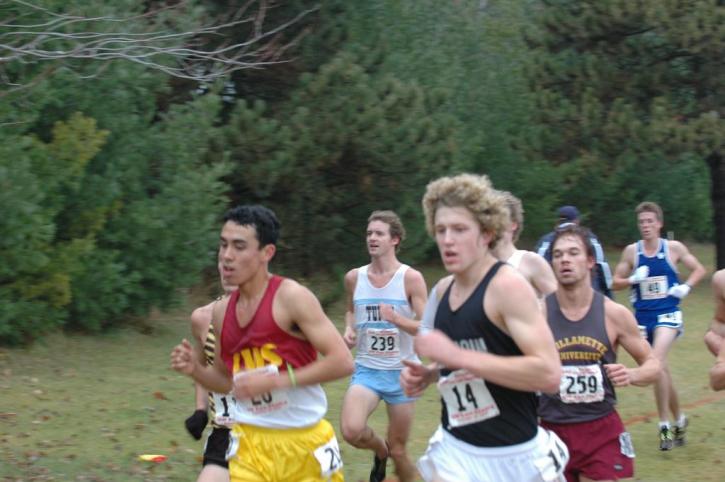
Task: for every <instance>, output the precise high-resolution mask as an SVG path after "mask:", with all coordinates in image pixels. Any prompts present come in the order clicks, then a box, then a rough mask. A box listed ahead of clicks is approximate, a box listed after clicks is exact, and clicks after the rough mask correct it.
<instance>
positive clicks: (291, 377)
mask: <svg viewBox="0 0 725 482" xmlns="http://www.w3.org/2000/svg"><path fill="white" fill-rule="evenodd" d="M287 376H289V381H290V383H291V384H292V388H295V387H296V386H297V377H296V376H295V369H294V368H292V365H290V364H289V363H288V364H287Z"/></svg>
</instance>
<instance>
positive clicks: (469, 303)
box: [435, 261, 537, 447]
mask: <svg viewBox="0 0 725 482" xmlns="http://www.w3.org/2000/svg"><path fill="white" fill-rule="evenodd" d="M503 265H504V263H502V262H500V261H499V262H497V263H496V264H494V265H493V266H492V267H491V268H490V269H489V270H488V273H486V275H485V276H484V278H483V280H482V281H481V283H480V284H479V285H478V287H477V288H476V290H475V291H474V292H473V293H472V294H471V296H469V298H468V299H467V300H466V301H465V302H464V303H463V304H462V305H461V306H460V307H459V308H458V309H457V310H455V311H453V310H451V307H450V304H449V303H448V298H449V295H450V292H451V288H452V287H453V284H454V282H452V283H451V284H450V286H449V287H448V289H447V290H446V292H445V293H444V294H443V297H442V298H441V300H440V304H439V305H438V310H437V312H436V315H435V328H436V329H439V330H441V331H442V332H443V333H445V334H446V335H447V336H448V337H449V338H450V339H451V340H453V341H454V342H455V343H456V344H458V345H459V346H462V347H464V348H467V349H471V350H478V351H487V352H489V353H493V354H496V355H500V356H520V355H522V352H521V350H520V349H519V347H518V346H517V345H516V343H515V342H514V340H513V339H512V338H511V337H510V336H508V335H507V334H506V333H504V332H503V331H501V330H500V329H499V328H498V327H497V326H496V325H494V324H493V323H492V322H491V320H489V318H488V316H486V313H485V312H484V311H483V299H484V297H485V295H486V288H487V287H488V284H489V283H490V281H491V279H492V278H493V277H494V276H495V275H496V273H497V272H498V270H499V269H500V268H501V266H503ZM514 296H515V295H514ZM440 373H441V377H446V376H448V375H450V374H451V370H449V369H447V368H441V371H440ZM485 384H486V386H487V388H488V391H489V392H490V394H491V396H492V397H493V400H494V402H495V403H496V405H497V406H498V409H499V410H500V413H499V415H497V416H495V417H492V418H488V419H487V420H483V421H479V422H475V423H472V424H469V425H465V426H458V427H452V426H451V425H450V424H449V416H448V415H449V414H448V408H447V404H446V403H445V402H444V403H442V410H441V425H442V426H443V428H444V429H445V430H446V431H448V432H449V433H450V434H451V435H453V436H454V437H455V438H457V439H459V440H462V441H464V442H466V443H469V444H471V445H475V446H477V447H502V446H508V445H514V444H520V443H523V442H526V441H528V440H531V439H532V438H534V436H535V435H536V430H537V421H536V396H535V395H534V393H532V392H523V391H519V390H514V389H512V388H507V387H504V386H501V385H497V384H495V383H493V382H490V381H485ZM461 400H462V402H464V403H466V404H468V403H476V400H475V398H474V397H473V394H472V393H467V392H466V393H462V394H461ZM441 401H443V399H442V400H441ZM476 406H478V405H476Z"/></svg>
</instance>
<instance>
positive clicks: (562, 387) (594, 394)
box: [559, 365, 604, 403]
mask: <svg viewBox="0 0 725 482" xmlns="http://www.w3.org/2000/svg"><path fill="white" fill-rule="evenodd" d="M561 373H562V375H561V382H560V383H559V396H560V397H561V401H562V402H564V403H592V402H601V401H602V400H604V383H603V377H602V370H601V368H600V367H599V365H575V366H571V365H567V366H562V367H561Z"/></svg>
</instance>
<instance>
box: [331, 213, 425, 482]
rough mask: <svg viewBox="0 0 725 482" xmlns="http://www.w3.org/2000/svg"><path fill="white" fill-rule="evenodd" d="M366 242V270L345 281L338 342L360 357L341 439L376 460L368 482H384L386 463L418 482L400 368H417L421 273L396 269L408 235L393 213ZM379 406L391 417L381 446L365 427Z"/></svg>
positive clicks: (375, 219)
mask: <svg viewBox="0 0 725 482" xmlns="http://www.w3.org/2000/svg"><path fill="white" fill-rule="evenodd" d="M366 237H367V247H368V253H369V254H370V260H371V261H370V264H369V265H367V266H363V267H361V268H357V269H352V270H350V271H349V272H348V273H347V274H346V275H345V291H346V294H347V311H346V313H345V324H346V327H345V335H344V337H343V338H344V339H345V341H346V342H347V344H348V346H349V347H350V348H353V347H356V348H357V355H356V358H355V373H354V374H353V377H352V380H351V381H350V388H349V389H348V391H347V393H346V394H345V399H344V401H343V405H342V414H341V425H342V435H343V437H344V438H345V440H346V441H347V442H348V443H350V444H351V445H353V446H354V447H357V448H360V449H369V450H372V451H373V452H374V458H373V468H372V471H371V473H370V480H371V481H382V480H384V479H385V475H386V462H387V458H388V456H391V457H392V458H393V462H394V464H395V471H396V474H397V476H398V479H399V480H400V481H401V482H406V481H410V480H415V478H416V471H415V466H414V465H413V463H412V462H411V460H410V458H409V457H408V454H407V452H406V444H407V441H408V434H409V433H410V426H411V424H412V422H413V409H414V402H415V399H414V398H410V397H406V396H405V394H404V393H403V390H402V388H401V386H400V371H401V369H402V368H403V364H402V361H403V360H414V361H418V357H417V356H416V355H415V352H414V351H413V336H414V335H415V334H416V333H417V332H418V325H419V320H420V317H421V315H422V313H423V307H424V306H425V302H426V286H425V280H424V279H423V276H422V275H421V274H420V272H418V271H416V270H415V269H413V268H410V267H409V266H407V265H405V264H402V263H400V261H398V258H397V256H396V254H395V253H396V251H397V249H398V247H399V246H400V243H401V242H402V240H403V238H404V237H405V230H404V228H403V225H402V223H401V222H400V219H399V218H398V216H397V215H396V214H395V213H394V212H392V211H375V212H373V213H372V214H371V215H370V217H369V219H368V226H367V236H366ZM381 399H382V400H383V401H385V404H386V405H387V409H388V410H387V411H388V422H389V423H388V433H387V436H386V438H385V439H384V438H383V437H381V436H380V435H377V434H376V433H375V432H374V431H373V429H372V428H370V426H369V425H368V423H367V422H368V418H369V417H370V415H371V414H372V412H373V411H374V410H375V408H376V407H377V406H378V404H379V402H380V400H381Z"/></svg>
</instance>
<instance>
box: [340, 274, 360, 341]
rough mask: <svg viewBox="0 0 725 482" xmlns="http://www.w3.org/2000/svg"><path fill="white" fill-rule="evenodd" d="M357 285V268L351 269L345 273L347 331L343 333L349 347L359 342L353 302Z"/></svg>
mask: <svg viewBox="0 0 725 482" xmlns="http://www.w3.org/2000/svg"><path fill="white" fill-rule="evenodd" d="M355 285H357V269H351V270H350V271H348V272H347V274H346V275H345V332H344V333H343V335H342V338H343V340H345V343H346V344H347V346H348V348H354V347H355V345H356V344H357V331H356V330H355V305H354V304H353V295H354V294H355Z"/></svg>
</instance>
